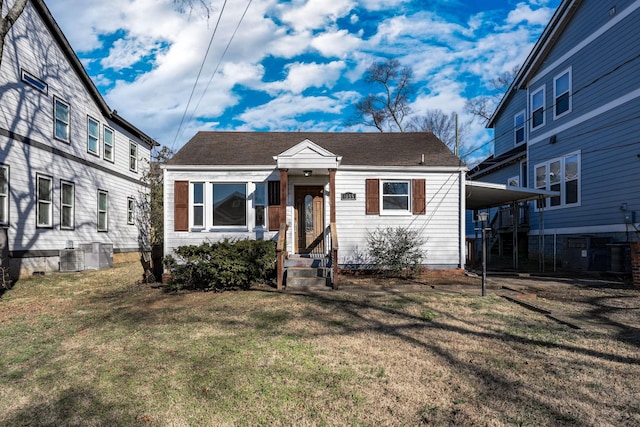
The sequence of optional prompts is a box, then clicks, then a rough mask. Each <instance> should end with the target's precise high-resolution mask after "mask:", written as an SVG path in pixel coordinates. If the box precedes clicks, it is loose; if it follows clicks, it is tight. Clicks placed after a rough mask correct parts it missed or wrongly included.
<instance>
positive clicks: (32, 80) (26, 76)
mask: <svg viewBox="0 0 640 427" xmlns="http://www.w3.org/2000/svg"><path fill="white" fill-rule="evenodd" d="M21 79H22V81H23V82H24V83H26V84H28V85H29V86H31V87H33V88H35V89H38V90H39V91H40V92H42V93H44V94H45V95H46V94H47V92H48V89H49V87H48V85H47V84H46V83H45V82H43V81H42V80H40V79H39V78H37V77H36V76H34V75H33V74H31V73H30V72H28V71H25V70H21Z"/></svg>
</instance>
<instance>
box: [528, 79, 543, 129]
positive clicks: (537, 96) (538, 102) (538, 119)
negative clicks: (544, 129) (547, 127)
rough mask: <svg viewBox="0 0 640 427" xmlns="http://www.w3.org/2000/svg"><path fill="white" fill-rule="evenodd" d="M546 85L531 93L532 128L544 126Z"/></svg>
mask: <svg viewBox="0 0 640 427" xmlns="http://www.w3.org/2000/svg"><path fill="white" fill-rule="evenodd" d="M544 113H545V111H544V86H542V87H541V88H540V89H537V90H536V91H535V92H532V93H531V129H537V128H539V127H541V126H544V116H545V114H544Z"/></svg>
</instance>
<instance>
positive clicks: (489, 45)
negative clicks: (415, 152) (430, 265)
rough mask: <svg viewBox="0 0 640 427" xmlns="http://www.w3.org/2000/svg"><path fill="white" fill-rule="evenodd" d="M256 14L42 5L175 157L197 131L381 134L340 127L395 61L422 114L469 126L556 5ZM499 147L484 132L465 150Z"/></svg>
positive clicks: (113, 2) (281, 4)
mask: <svg viewBox="0 0 640 427" xmlns="http://www.w3.org/2000/svg"><path fill="white" fill-rule="evenodd" d="M248 2H249V0H227V2H226V5H225V6H224V11H223V13H222V15H220V12H221V8H222V7H223V4H224V0H215V1H211V2H210V5H211V14H210V17H209V18H208V19H207V18H206V17H204V15H203V14H202V13H201V12H202V10H201V9H198V8H196V9H194V10H193V11H192V13H180V12H179V11H177V10H176V7H175V4H174V2H173V0H134V1H131V0H110V1H108V2H105V1H104V0H47V5H48V6H49V8H50V10H51V12H52V14H53V16H54V17H55V19H56V21H57V22H58V24H59V25H60V27H61V28H62V30H63V32H64V33H65V35H66V36H67V38H68V39H69V41H70V43H71V45H72V46H73V48H74V49H75V50H76V52H77V53H78V56H79V57H80V59H81V60H82V62H83V63H84V64H85V67H86V68H87V71H88V72H89V75H90V76H91V77H92V78H93V80H94V82H95V83H96V85H97V87H98V89H99V90H100V91H101V92H102V94H103V95H104V97H105V99H106V100H107V103H108V104H109V105H110V106H111V108H114V109H117V110H118V112H119V113H120V114H121V115H123V116H124V117H126V118H127V119H128V120H130V121H131V122H132V123H134V124H136V125H137V126H138V127H140V128H141V129H142V130H144V131H145V132H146V133H147V134H149V135H150V136H152V137H153V138H155V139H156V140H157V141H158V142H160V143H161V144H163V145H167V146H169V147H172V148H174V149H179V148H180V147H181V146H182V145H183V144H184V143H185V142H186V141H188V140H189V139H190V138H191V137H192V136H193V135H194V134H195V132H197V131H198V130H248V131H252V130H258V131H276V130H277V131H296V130H298V129H300V130H304V131H336V132H339V131H374V130H375V129H374V128H366V127H346V126H345V121H346V119H347V118H348V117H349V116H350V115H351V114H352V105H353V104H354V103H355V102H356V101H357V100H358V99H359V98H360V97H362V96H363V95H365V94H366V93H368V91H369V88H368V87H365V86H364V85H363V83H362V76H363V73H364V72H365V70H366V69H367V67H368V66H369V65H371V64H372V63H373V62H376V61H380V60H383V59H386V58H396V59H398V60H399V61H400V62H401V63H402V64H403V65H407V66H409V67H411V68H412V69H413V72H414V82H415V83H416V84H417V87H418V91H417V93H416V96H415V98H414V99H412V100H411V101H412V105H411V106H412V111H413V112H414V114H417V115H420V114H421V112H424V111H427V110H429V109H435V108H439V109H441V110H443V111H444V112H446V113H450V112H458V113H459V114H460V117H461V120H462V121H470V120H471V117H468V116H466V115H465V114H464V111H463V107H464V103H465V101H466V100H467V99H471V98H474V97H476V96H480V95H483V94H486V93H487V86H486V84H487V82H488V81H490V80H491V79H492V78H493V77H495V76H496V75H497V74H498V73H500V72H503V71H507V70H511V69H512V68H513V67H514V66H516V65H519V64H521V63H522V62H523V61H524V59H525V58H526V56H527V54H528V53H529V51H530V50H531V48H532V46H533V44H534V43H535V41H536V40H537V38H538V36H539V35H540V33H541V32H542V30H543V29H544V27H545V25H546V24H547V22H548V21H549V19H550V18H551V15H552V14H553V12H554V10H555V8H556V7H557V6H558V4H559V3H560V0H528V1H512V0H502V1H498V0H482V1H479V0H478V1H475V0H474V1H462V0H439V1H436V0H421V1H412V0H290V1H276V0H251V3H250V5H249V7H248V9H247V4H249V3H248ZM245 10H246V13H245ZM70 11H72V12H70ZM243 14H245V15H244V18H243V19H242V20H241V17H242V16H243ZM219 17H220V24H219V26H218V27H217V30H216V32H215V36H214V37H213V41H212V43H211V48H210V50H209V54H208V55H207V57H206V58H207V59H206V60H205V61H204V64H203V58H204V57H205V52H206V51H207V46H208V45H209V42H210V40H212V34H213V32H214V29H215V28H216V23H217V21H218V18H219ZM236 28H237V30H236ZM234 31H236V33H235V36H234V37H233V39H231V37H232V34H233V33H234ZM230 40H231V42H230ZM229 42H230V44H229ZM227 46H228V48H227ZM225 49H226V52H225ZM201 66H202V72H201V75H200V78H199V81H198V84H197V85H196V84H195V82H196V78H197V75H198V72H199V70H200V68H201ZM214 72H215V73H214ZM192 92H193V96H191V94H192ZM190 98H191V101H190V102H189V100H190ZM187 105H189V106H188V108H187ZM183 117H184V119H183ZM181 122H182V126H180V123H181ZM490 140H491V133H490V132H489V131H488V130H486V129H484V126H483V124H482V123H480V122H478V121H475V122H473V123H472V125H471V128H470V133H469V134H468V136H467V141H465V144H466V149H467V150H472V149H473V148H475V147H478V146H485V147H488V146H490V144H489V141H490ZM487 154H488V153H487V151H486V150H477V151H476V155H477V156H478V158H475V159H474V158H471V159H469V161H470V163H474V162H475V161H477V160H478V159H479V157H483V156H486V155H487Z"/></svg>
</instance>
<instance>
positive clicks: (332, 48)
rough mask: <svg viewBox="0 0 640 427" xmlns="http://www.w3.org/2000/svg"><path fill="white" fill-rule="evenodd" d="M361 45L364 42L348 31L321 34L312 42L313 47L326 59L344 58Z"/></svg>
mask: <svg viewBox="0 0 640 427" xmlns="http://www.w3.org/2000/svg"><path fill="white" fill-rule="evenodd" d="M360 44H362V40H361V39H360V38H358V37H356V36H354V35H353V34H350V33H349V32H348V31H347V30H337V31H331V32H326V33H321V34H319V35H318V36H317V37H315V38H314V39H313V40H311V46H312V47H314V48H316V49H317V50H318V51H319V52H320V53H321V54H322V55H323V56H325V57H332V56H334V57H335V56H337V57H339V58H344V57H346V56H347V55H348V54H350V53H351V52H354V51H355V50H356V49H357V48H358V46H360Z"/></svg>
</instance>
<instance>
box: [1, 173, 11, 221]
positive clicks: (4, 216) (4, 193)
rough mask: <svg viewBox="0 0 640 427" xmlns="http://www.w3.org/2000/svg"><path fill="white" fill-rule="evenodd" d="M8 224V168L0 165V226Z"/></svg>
mask: <svg viewBox="0 0 640 427" xmlns="http://www.w3.org/2000/svg"><path fill="white" fill-rule="evenodd" d="M7 224H9V166H6V165H0V225H7Z"/></svg>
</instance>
